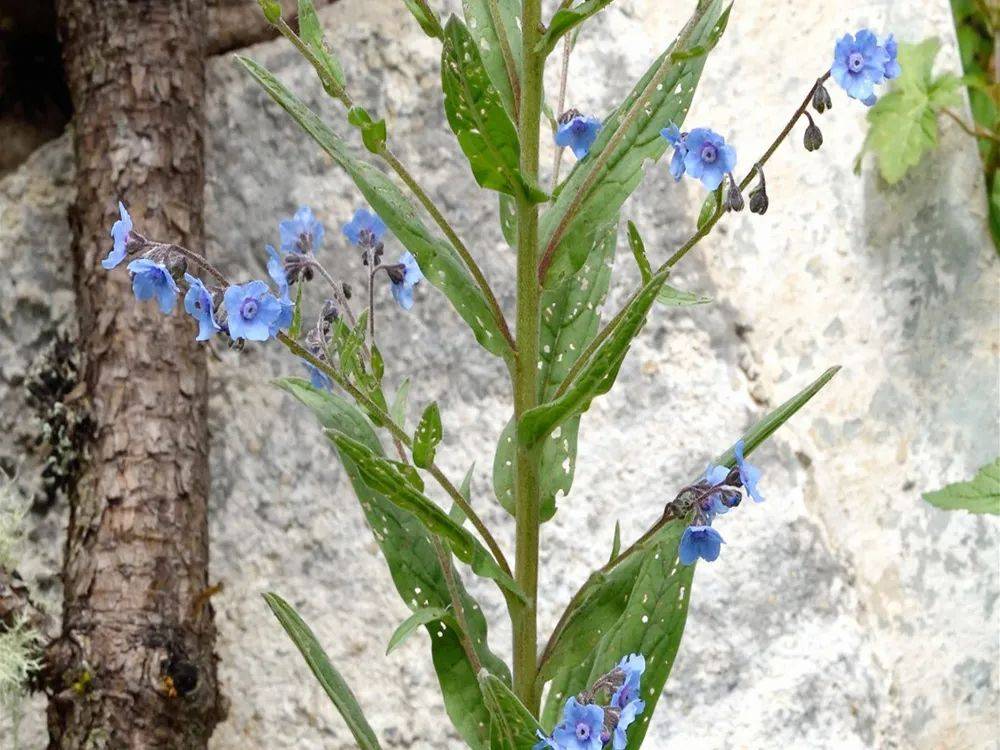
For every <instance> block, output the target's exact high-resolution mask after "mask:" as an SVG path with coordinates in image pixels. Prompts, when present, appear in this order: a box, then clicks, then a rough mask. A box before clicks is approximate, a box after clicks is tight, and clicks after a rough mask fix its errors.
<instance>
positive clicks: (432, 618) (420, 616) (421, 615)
mask: <svg viewBox="0 0 1000 750" xmlns="http://www.w3.org/2000/svg"><path fill="white" fill-rule="evenodd" d="M438 621H442V622H447V623H448V624H449V625H451V626H452V627H453V628H457V627H458V624H457V623H456V622H455V618H454V617H452V616H451V615H449V614H448V610H447V609H443V608H442V607H421V608H420V609H418V610H417V611H416V612H414V613H413V614H412V615H410V616H409V617H407V618H406V619H405V620H403V621H402V622H401V623H400V624H399V627H398V628H396V630H395V631H393V634H392V636H391V637H390V638H389V645H388V646H386V647H385V653H386V656H388V655H389V654H391V653H392V652H393V651H395V650H396V649H397V648H399V646H401V645H402V644H403V642H404V641H405V640H406V639H407V638H409V637H410V636H411V635H413V631H415V630H416V629H417V628H419V627H420V626H421V625H428V624H430V623H432V622H438ZM428 630H430V628H428ZM432 637H433V636H432Z"/></svg>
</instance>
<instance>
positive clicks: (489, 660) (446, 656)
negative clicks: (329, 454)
mask: <svg viewBox="0 0 1000 750" xmlns="http://www.w3.org/2000/svg"><path fill="white" fill-rule="evenodd" d="M277 385H278V386H279V387H280V388H282V389H283V390H285V391H286V392H288V393H289V394H290V395H292V396H293V397H295V398H296V399H298V400H299V401H300V402H301V403H303V404H304V405H305V406H306V407H308V408H309V409H310V411H312V412H313V414H314V415H315V416H316V418H317V419H318V420H319V422H320V424H321V425H322V426H323V427H325V428H327V429H335V430H338V431H339V432H341V433H344V434H348V435H350V436H352V437H354V438H355V439H356V440H358V441H360V442H362V443H363V444H364V445H365V446H366V447H368V448H369V449H371V450H372V451H375V452H376V453H378V454H380V455H381V454H382V446H381V445H380V443H379V440H378V437H377V436H376V434H375V432H374V431H373V430H372V427H371V425H370V424H369V422H368V420H366V419H365V417H364V415H363V414H362V413H361V412H360V411H359V410H358V409H357V408H356V407H354V406H353V405H352V404H350V403H349V402H348V401H346V400H345V399H344V398H342V397H340V396H337V395H335V394H332V393H329V392H327V391H321V390H317V389H316V388H313V387H312V386H311V385H309V382H308V381H307V380H304V379H302V378H285V379H282V380H280V381H277ZM340 458H341V461H342V462H343V464H344V469H345V471H346V472H347V475H348V477H349V478H350V480H351V484H352V485H353V487H354V491H355V493H356V494H357V496H358V501H359V503H360V505H361V508H362V510H363V511H364V514H365V518H366V519H367V521H368V525H369V526H370V527H371V528H372V530H373V533H374V536H375V541H376V542H377V543H378V545H379V549H380V550H381V551H382V555H383V556H384V558H385V561H386V563H387V565H388V567H389V572H390V573H391V574H392V580H393V583H394V584H395V586H396V590H397V591H398V592H399V595H400V597H401V598H402V599H403V601H404V602H406V604H407V606H409V607H410V608H411V609H414V610H415V609H419V608H420V607H439V608H447V607H449V606H451V594H450V593H449V591H448V587H447V584H446V582H445V576H444V572H443V570H442V569H441V564H440V562H439V560H438V557H437V552H436V550H435V548H434V545H433V543H432V542H431V540H430V538H429V537H428V534H427V531H426V529H425V528H424V526H423V524H422V523H421V522H420V521H418V520H417V519H416V518H415V517H414V516H413V515H411V514H410V513H407V512H405V511H403V510H400V509H399V508H398V507H396V506H395V505H394V504H393V503H391V502H389V501H388V500H387V499H386V498H385V497H383V496H382V495H381V494H379V493H377V492H373V491H372V490H371V489H370V488H369V487H368V485H366V484H365V483H364V481H362V479H361V476H360V474H359V472H358V469H357V467H356V465H355V464H354V463H353V462H352V461H351V459H350V458H349V457H347V456H344V455H342V454H341V455H340ZM455 584H456V586H457V587H458V593H459V599H460V600H461V601H462V608H463V610H464V612H465V619H466V623H467V625H468V627H469V636H470V640H471V641H472V643H473V647H474V648H475V650H476V653H477V655H478V656H479V660H480V661H481V662H482V663H483V664H484V665H485V666H486V667H487V668H488V669H489V670H490V671H491V672H492V673H493V674H496V675H500V676H501V677H502V678H503V679H504V680H505V681H509V680H510V672H509V670H508V669H507V666H506V665H505V664H504V662H503V661H502V660H501V659H499V658H498V657H497V656H496V655H495V654H493V652H492V651H490V648H489V645H488V639H487V635H488V634H487V630H488V629H487V624H486V618H485V617H484V616H483V611H482V608H481V607H480V605H479V603H478V602H477V601H476V600H475V599H474V598H473V597H472V596H471V595H470V594H469V593H468V592H467V591H466V590H465V587H464V586H463V584H462V581H461V579H460V578H457V577H456V578H455ZM439 632H441V633H442V634H441V635H438V633H439ZM428 633H430V635H431V639H430V646H431V655H432V657H433V661H434V669H435V671H436V673H437V675H438V681H439V683H440V686H441V692H442V695H443V696H444V703H445V709H446V710H447V712H448V716H449V717H450V718H451V720H452V722H453V723H454V724H455V727H456V728H457V729H458V731H459V733H460V734H461V735H462V738H463V739H464V740H465V742H466V743H467V744H468V745H469V746H470V747H472V748H476V749H480V748H486V747H488V741H489V721H490V719H489V713H488V712H487V710H486V706H485V704H484V703H483V699H482V695H481V693H480V690H479V683H478V680H477V676H476V673H475V672H474V671H473V668H472V665H471V664H470V663H469V660H468V657H467V656H466V653H465V650H464V648H463V647H462V642H461V640H460V638H459V635H458V632H457V631H456V630H455V629H454V628H452V627H443V628H435V629H433V630H432V629H431V628H428Z"/></svg>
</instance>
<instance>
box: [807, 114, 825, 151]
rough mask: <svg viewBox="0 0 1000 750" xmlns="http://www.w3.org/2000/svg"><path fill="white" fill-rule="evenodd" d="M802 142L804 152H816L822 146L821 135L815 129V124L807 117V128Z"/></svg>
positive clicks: (818, 130)
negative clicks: (804, 148)
mask: <svg viewBox="0 0 1000 750" xmlns="http://www.w3.org/2000/svg"><path fill="white" fill-rule="evenodd" d="M806 117H809V114H808V113H806ZM802 142H803V143H804V144H805V147H806V151H816V150H817V149H818V148H819V147H820V146H822V145H823V133H822V132H821V131H820V129H819V128H818V127H816V123H815V122H813V119H812V118H811V117H809V127H807V128H806V134H805V137H804V138H803V139H802Z"/></svg>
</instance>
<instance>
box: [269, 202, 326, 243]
mask: <svg viewBox="0 0 1000 750" xmlns="http://www.w3.org/2000/svg"><path fill="white" fill-rule="evenodd" d="M278 234H279V235H280V236H281V249H282V250H283V251H285V252H286V253H309V252H312V251H313V250H319V246H320V245H322V244H323V225H322V224H320V223H319V220H318V219H317V218H316V217H315V216H313V212H312V209H311V208H309V206H302V207H301V208H300V209H299V210H298V211H296V212H295V216H293V217H292V218H291V219H285V220H284V221H282V222H280V223H279V224H278Z"/></svg>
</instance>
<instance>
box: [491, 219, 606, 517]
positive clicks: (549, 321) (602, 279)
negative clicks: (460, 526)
mask: <svg viewBox="0 0 1000 750" xmlns="http://www.w3.org/2000/svg"><path fill="white" fill-rule="evenodd" d="M617 240H618V226H617V223H615V224H612V225H611V226H610V227H608V228H607V229H606V231H605V233H604V235H603V236H601V238H600V245H599V247H598V248H597V249H596V251H595V252H594V254H593V255H592V256H591V258H590V260H588V262H587V263H586V264H585V265H584V267H583V268H581V269H580V270H579V271H578V272H577V273H576V274H575V275H574V276H573V277H572V278H570V279H569V280H568V281H567V282H566V283H565V284H563V285H562V286H561V287H559V288H558V289H550V290H545V291H544V292H543V293H542V299H541V308H542V328H541V340H540V342H539V343H540V350H541V368H540V370H539V380H540V388H541V394H542V398H543V399H551V398H552V397H553V396H554V395H555V392H556V389H557V388H559V386H560V385H561V384H562V382H563V380H564V379H565V377H566V375H567V374H568V372H569V368H570V367H572V366H573V364H574V363H575V362H576V360H577V357H579V356H580V354H581V352H583V350H584V349H585V348H586V347H587V344H589V343H590V341H591V340H592V339H593V338H594V335H595V334H596V333H597V328H598V326H599V325H600V322H601V306H602V305H603V304H604V299H605V297H606V296H607V293H608V285H609V283H610V281H611V269H612V266H613V264H614V258H615V246H616V244H617ZM579 428H580V418H579V417H574V418H571V419H568V420H567V421H566V423H565V424H563V425H562V428H561V429H560V430H559V431H558V432H555V433H553V435H552V438H551V439H549V440H546V441H545V444H544V445H543V447H542V458H541V463H540V467H539V481H540V483H541V507H540V518H541V520H542V521H548V520H549V519H550V518H552V516H553V515H555V512H556V498H557V496H558V495H559V493H562V494H564V495H565V494H567V493H568V492H569V490H570V487H572V485H573V474H574V472H575V470H576V443H577V433H578V432H579ZM514 448H515V446H514V424H513V420H511V421H509V422H508V423H507V426H506V427H504V430H503V433H502V434H501V435H500V441H499V443H498V444H497V451H496V454H495V456H494V459H493V489H494V491H495V493H496V496H497V499H498V500H499V501H500V504H501V505H503V507H504V508H506V509H507V512H509V513H511V514H512V515H513V513H514Z"/></svg>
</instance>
